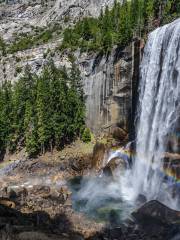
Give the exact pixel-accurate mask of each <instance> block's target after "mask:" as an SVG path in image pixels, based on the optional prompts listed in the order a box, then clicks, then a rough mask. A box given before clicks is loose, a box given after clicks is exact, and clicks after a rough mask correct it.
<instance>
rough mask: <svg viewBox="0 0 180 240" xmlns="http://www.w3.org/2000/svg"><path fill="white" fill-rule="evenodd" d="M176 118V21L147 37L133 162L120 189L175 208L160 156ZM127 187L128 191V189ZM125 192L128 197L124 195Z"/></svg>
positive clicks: (179, 83) (179, 51)
mask: <svg viewBox="0 0 180 240" xmlns="http://www.w3.org/2000/svg"><path fill="white" fill-rule="evenodd" d="M179 117H180V19H178V20H176V21H174V22H173V23H171V24H168V25H165V26H163V27H161V28H158V29H156V30H155V31H154V32H152V33H151V34H150V35H149V39H148V42H147V44H146V47H145V51H144V56H143V60H142V65H141V80H140V96H139V109H138V113H137V118H138V125H137V130H136V158H135V162H134V164H133V168H132V170H131V171H130V172H129V173H127V175H128V174H130V176H129V177H128V176H127V175H126V177H127V178H128V179H130V181H129V180H128V181H127V180H126V181H125V183H126V184H125V185H124V186H122V189H123V190H124V191H125V192H126V194H127V195H128V197H129V199H131V198H132V199H133V198H134V199H135V198H136V197H137V196H138V195H139V194H143V195H145V196H146V198H147V199H148V200H152V199H159V200H161V201H163V202H164V203H166V204H167V205H170V206H171V207H177V199H173V198H172V196H171V193H169V191H167V189H168V187H167V185H166V184H165V183H164V182H163V177H164V176H163V175H162V174H160V173H161V172H163V162H162V156H163V154H164V153H165V152H166V150H167V141H168V136H169V135H170V134H171V133H173V131H175V128H176V125H177V124H178V121H179ZM128 186H130V188H128ZM127 192H128V193H127Z"/></svg>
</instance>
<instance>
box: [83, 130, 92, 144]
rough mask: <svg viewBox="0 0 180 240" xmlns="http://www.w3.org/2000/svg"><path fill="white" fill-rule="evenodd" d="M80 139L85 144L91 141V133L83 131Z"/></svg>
mask: <svg viewBox="0 0 180 240" xmlns="http://www.w3.org/2000/svg"><path fill="white" fill-rule="evenodd" d="M81 138H82V141H83V142H85V143H88V142H90V141H91V131H90V129H89V128H85V129H84V131H83V133H82V136H81Z"/></svg>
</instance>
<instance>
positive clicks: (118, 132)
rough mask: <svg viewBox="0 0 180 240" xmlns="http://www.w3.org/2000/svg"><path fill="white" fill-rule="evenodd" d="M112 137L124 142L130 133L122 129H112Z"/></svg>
mask: <svg viewBox="0 0 180 240" xmlns="http://www.w3.org/2000/svg"><path fill="white" fill-rule="evenodd" d="M112 136H113V137H114V138H115V139H116V140H118V141H124V140H125V139H127V136H128V133H127V132H126V131H125V130H124V129H122V128H119V127H115V128H113V129H112Z"/></svg>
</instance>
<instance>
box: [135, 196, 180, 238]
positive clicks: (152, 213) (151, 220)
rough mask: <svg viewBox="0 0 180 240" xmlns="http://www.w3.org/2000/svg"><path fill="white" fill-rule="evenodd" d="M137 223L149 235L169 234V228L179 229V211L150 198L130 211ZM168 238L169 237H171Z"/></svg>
mask: <svg viewBox="0 0 180 240" xmlns="http://www.w3.org/2000/svg"><path fill="white" fill-rule="evenodd" d="M132 216H133V217H134V218H135V220H136V221H137V223H138V224H140V225H141V226H142V227H143V230H144V231H145V232H147V233H148V234H149V235H152V236H158V235H163V234H164V235H166V234H167V233H168V234H171V235H170V237H173V233H170V229H173V228H174V229H176V231H180V228H179V227H180V211H175V210H173V209H170V208H169V207H167V206H165V205H164V204H162V203H160V202H158V201H156V200H152V201H149V202H147V203H145V204H144V205H143V206H142V207H140V208H139V209H138V210H136V211H134V212H133V213H132ZM170 237H169V238H168V239H171V238H170Z"/></svg>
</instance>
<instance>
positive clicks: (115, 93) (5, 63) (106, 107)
mask: <svg viewBox="0 0 180 240" xmlns="http://www.w3.org/2000/svg"><path fill="white" fill-rule="evenodd" d="M113 2H114V1H113V0H101V1H93V0H84V1H74V0H68V1H64V0H58V1H47V2H44V1H7V2H6V4H5V3H2V4H1V5H0V13H1V15H0V36H1V37H2V38H3V39H4V41H5V42H6V43H11V42H13V41H14V40H15V39H17V38H21V37H22V36H23V34H26V35H27V36H29V37H30V38H33V36H34V35H36V34H37V33H38V32H41V31H43V30H45V31H46V30H47V29H49V28H50V27H52V26H54V25H55V24H56V23H58V25H60V26H61V28H64V27H66V26H68V25H70V24H73V23H74V22H75V21H77V20H78V19H80V18H83V17H84V16H98V15H99V13H100V11H101V9H102V8H104V7H105V6H107V5H108V6H110V7H111V6H112V4H113ZM61 28H60V29H58V30H57V31H55V32H53V37H52V39H50V40H49V41H48V42H47V43H41V44H40V45H35V46H31V48H30V49H27V50H23V51H16V52H14V53H8V54H7V55H6V56H2V57H1V60H0V81H4V80H10V81H16V80H17V79H18V78H19V77H20V76H22V74H23V69H24V67H25V66H26V65H27V64H28V65H30V66H31V69H32V70H33V71H34V72H36V73H38V72H39V71H41V69H42V66H43V65H44V64H46V63H47V61H48V59H49V58H53V60H54V62H55V64H56V65H57V66H66V67H70V65H71V63H70V61H69V58H68V55H69V52H66V51H65V52H64V53H61V52H60V51H57V48H58V46H59V45H60V43H61V41H62V30H61ZM141 47H143V45H142V44H141V43H140V42H139V41H135V42H133V43H132V44H131V45H130V46H128V47H126V48H124V49H118V48H116V47H114V49H113V50H112V52H111V54H110V55H109V56H100V55H98V53H94V54H93V53H92V54H87V53H84V54H81V53H80V52H79V51H76V52H75V53H74V55H75V57H76V62H77V63H78V65H79V67H80V70H81V74H82V80H83V86H84V92H85V98H86V106H87V121H86V122H87V125H88V127H90V128H91V129H92V130H93V131H94V132H95V133H99V132H102V130H103V131H109V130H110V129H111V127H112V126H116V125H118V126H121V127H122V128H124V129H126V130H127V129H129V122H130V121H131V122H132V118H133V111H134V106H133V103H134V102H135V96H134V94H133V91H134V90H135V89H136V86H137V77H138V67H137V66H138V65H139V59H140V48H141Z"/></svg>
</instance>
